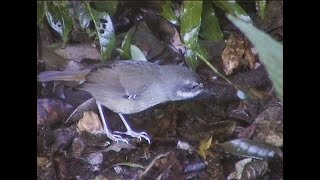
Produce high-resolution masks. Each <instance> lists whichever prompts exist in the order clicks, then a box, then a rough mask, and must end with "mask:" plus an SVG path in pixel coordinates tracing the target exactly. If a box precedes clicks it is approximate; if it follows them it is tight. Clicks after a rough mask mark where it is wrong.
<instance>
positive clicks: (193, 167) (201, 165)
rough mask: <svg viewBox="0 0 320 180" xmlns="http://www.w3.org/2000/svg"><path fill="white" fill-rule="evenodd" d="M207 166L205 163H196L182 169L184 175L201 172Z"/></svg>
mask: <svg viewBox="0 0 320 180" xmlns="http://www.w3.org/2000/svg"><path fill="white" fill-rule="evenodd" d="M207 165H208V162H206V161H197V162H193V163H189V164H188V165H186V166H185V167H184V168H183V172H184V173H190V172H195V171H201V170H203V169H204V168H205V167H206V166H207Z"/></svg>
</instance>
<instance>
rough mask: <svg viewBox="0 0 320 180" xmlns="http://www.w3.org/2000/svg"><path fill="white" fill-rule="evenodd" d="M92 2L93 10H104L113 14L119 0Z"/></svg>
mask: <svg viewBox="0 0 320 180" xmlns="http://www.w3.org/2000/svg"><path fill="white" fill-rule="evenodd" d="M92 4H93V8H94V9H95V10H97V11H100V12H106V13H108V14H109V15H110V16H113V15H114V14H115V13H116V12H117V9H118V4H119V1H116V0H113V1H96V2H92Z"/></svg>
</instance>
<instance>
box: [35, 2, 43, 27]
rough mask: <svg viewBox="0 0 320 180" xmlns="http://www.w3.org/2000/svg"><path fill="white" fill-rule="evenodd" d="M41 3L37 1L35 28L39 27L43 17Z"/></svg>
mask: <svg viewBox="0 0 320 180" xmlns="http://www.w3.org/2000/svg"><path fill="white" fill-rule="evenodd" d="M43 8H44V7H43V2H42V1H37V26H41V25H42V23H43V18H44V16H45V13H44V9H43Z"/></svg>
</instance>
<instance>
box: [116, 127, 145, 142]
mask: <svg viewBox="0 0 320 180" xmlns="http://www.w3.org/2000/svg"><path fill="white" fill-rule="evenodd" d="M114 133H118V134H125V135H128V136H131V137H134V138H139V140H140V141H141V138H144V139H145V140H147V141H148V143H149V144H151V140H150V138H149V135H148V134H147V133H146V132H135V131H132V130H128V131H126V132H119V131H114Z"/></svg>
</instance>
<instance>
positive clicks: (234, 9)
mask: <svg viewBox="0 0 320 180" xmlns="http://www.w3.org/2000/svg"><path fill="white" fill-rule="evenodd" d="M213 3H214V4H215V5H216V6H218V7H219V8H221V9H222V10H224V11H225V12H226V13H229V14H233V15H234V16H237V17H238V18H240V19H242V20H243V21H246V22H249V23H252V20H251V18H250V16H249V15H248V14H247V13H246V12H245V11H244V10H243V9H242V7H241V6H240V5H239V4H238V3H237V2H236V1H235V0H229V1H213Z"/></svg>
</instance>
